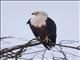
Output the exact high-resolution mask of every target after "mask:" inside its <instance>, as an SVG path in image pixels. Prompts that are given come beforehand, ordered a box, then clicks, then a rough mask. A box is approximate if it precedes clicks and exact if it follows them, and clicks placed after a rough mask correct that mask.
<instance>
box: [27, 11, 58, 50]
mask: <svg viewBox="0 0 80 60" xmlns="http://www.w3.org/2000/svg"><path fill="white" fill-rule="evenodd" d="M27 24H29V26H30V28H31V30H32V32H33V34H34V36H35V37H36V38H38V39H39V41H40V42H41V43H42V44H43V45H44V47H45V48H47V49H48V50H50V49H51V48H52V47H54V46H55V43H56V36H57V34H56V24H55V22H54V21H53V20H52V19H51V18H50V17H48V15H47V13H46V12H44V11H42V10H37V11H34V12H33V13H32V17H31V18H30V19H29V20H28V22H27Z"/></svg>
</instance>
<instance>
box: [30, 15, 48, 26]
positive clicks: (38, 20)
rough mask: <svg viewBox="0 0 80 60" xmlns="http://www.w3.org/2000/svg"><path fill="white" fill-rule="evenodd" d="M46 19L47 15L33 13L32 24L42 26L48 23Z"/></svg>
mask: <svg viewBox="0 0 80 60" xmlns="http://www.w3.org/2000/svg"><path fill="white" fill-rule="evenodd" d="M46 19H47V17H45V16H35V15H32V18H31V24H32V25H34V26H35V27H41V26H43V25H46Z"/></svg>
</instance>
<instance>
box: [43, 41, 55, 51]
mask: <svg viewBox="0 0 80 60" xmlns="http://www.w3.org/2000/svg"><path fill="white" fill-rule="evenodd" d="M42 44H43V45H44V47H45V48H47V49H48V50H50V49H51V48H52V47H54V46H55V43H53V42H51V41H48V42H43V43H42Z"/></svg>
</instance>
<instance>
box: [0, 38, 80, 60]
mask: <svg viewBox="0 0 80 60" xmlns="http://www.w3.org/2000/svg"><path fill="white" fill-rule="evenodd" d="M4 38H5V37H4ZM0 39H3V38H0ZM40 44H41V43H40V42H39V41H38V39H36V38H34V39H31V40H30V41H29V42H27V43H25V44H22V45H17V46H13V47H10V48H4V49H1V50H0V58H2V57H8V58H15V59H16V60H17V58H18V57H21V54H22V53H23V52H24V51H25V49H24V48H28V47H31V46H36V45H40ZM53 45H56V46H60V47H67V48H72V49H76V50H80V46H77V47H75V46H67V45H61V44H53ZM18 49H19V50H18ZM15 50H18V51H17V52H14V51H15Z"/></svg>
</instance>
